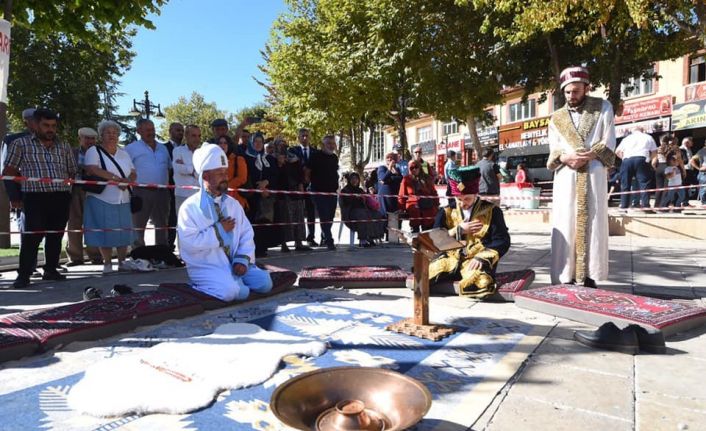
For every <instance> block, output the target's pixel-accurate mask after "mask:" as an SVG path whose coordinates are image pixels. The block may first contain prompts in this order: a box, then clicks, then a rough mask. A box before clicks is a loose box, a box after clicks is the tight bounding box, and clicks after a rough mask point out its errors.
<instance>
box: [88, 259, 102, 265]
mask: <svg viewBox="0 0 706 431" xmlns="http://www.w3.org/2000/svg"><path fill="white" fill-rule="evenodd" d="M91 264H92V265H103V258H101V259H91Z"/></svg>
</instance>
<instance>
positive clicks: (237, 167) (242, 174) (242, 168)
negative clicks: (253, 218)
mask: <svg viewBox="0 0 706 431" xmlns="http://www.w3.org/2000/svg"><path fill="white" fill-rule="evenodd" d="M216 144H218V146H219V147H221V149H222V150H223V151H224V152H225V153H226V156H227V157H228V188H229V189H230V190H229V191H228V195H230V196H231V197H233V198H235V200H237V201H238V203H240V206H242V207H243V209H244V210H247V209H248V201H247V200H246V199H245V198H244V197H243V196H242V195H241V194H240V193H239V192H238V190H237V189H239V188H240V187H243V186H245V185H246V184H247V182H248V164H247V163H246V162H245V159H244V158H243V157H241V156H239V155H238V154H237V152H236V147H235V142H233V140H232V139H231V138H230V136H227V135H226V136H221V137H220V138H218V140H217V141H216Z"/></svg>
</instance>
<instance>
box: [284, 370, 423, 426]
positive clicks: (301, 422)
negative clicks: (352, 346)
mask: <svg viewBox="0 0 706 431" xmlns="http://www.w3.org/2000/svg"><path fill="white" fill-rule="evenodd" d="M430 407H431V393H430V392H429V390H428V389H427V388H426V387H425V386H424V385H423V384H421V383H419V382H418V381H417V380H415V379H413V378H411V377H407V376H405V375H403V374H400V373H398V372H396V371H391V370H387V369H384V368H365V367H335V368H324V369H321V370H316V371H312V372H310V373H306V374H302V375H300V376H297V377H294V378H292V379H290V380H288V381H286V382H284V383H283V384H281V385H280V386H279V387H278V388H277V389H276V390H275V392H274V394H272V399H271V400H270V408H271V409H272V412H273V413H274V414H275V416H276V417H277V419H279V420H280V421H282V422H283V423H284V424H286V425H288V426H290V427H292V428H296V429H300V430H317V431H329V430H338V431H343V430H354V429H355V430H377V431H380V430H384V431H390V430H404V429H407V428H409V427H411V426H412V425H414V424H416V423H417V422H419V421H420V420H421V419H422V418H423V417H424V415H425V414H426V413H427V412H428V411H429V408H430Z"/></svg>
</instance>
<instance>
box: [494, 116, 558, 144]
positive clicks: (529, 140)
mask: <svg viewBox="0 0 706 431" xmlns="http://www.w3.org/2000/svg"><path fill="white" fill-rule="evenodd" d="M548 126H549V117H544V118H537V119H534V120H527V121H524V122H522V123H513V124H508V125H507V126H505V128H504V130H500V137H499V140H500V145H499V148H498V150H500V151H503V150H507V149H509V148H522V147H535V146H538V145H546V144H548V143H549V142H548V141H547V136H548V131H549V129H548Z"/></svg>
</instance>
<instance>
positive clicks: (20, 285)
mask: <svg viewBox="0 0 706 431" xmlns="http://www.w3.org/2000/svg"><path fill="white" fill-rule="evenodd" d="M27 286H29V278H27V277H17V279H15V281H14V282H13V283H12V288H13V289H25V288H26V287H27Z"/></svg>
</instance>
